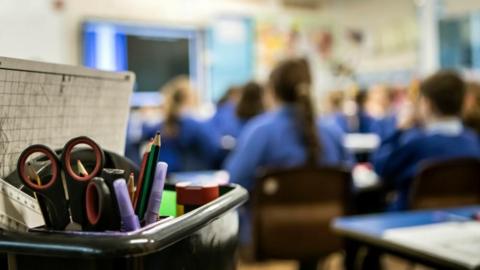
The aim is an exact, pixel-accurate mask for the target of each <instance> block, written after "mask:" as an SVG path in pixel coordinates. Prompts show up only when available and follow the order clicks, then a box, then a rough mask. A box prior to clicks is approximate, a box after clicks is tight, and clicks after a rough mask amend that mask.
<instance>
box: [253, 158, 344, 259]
mask: <svg viewBox="0 0 480 270" xmlns="http://www.w3.org/2000/svg"><path fill="white" fill-rule="evenodd" d="M350 189H351V174H350V172H348V171H347V170H346V169H344V168H339V167H321V168H293V169H282V170H276V171H270V172H268V173H266V174H265V175H263V176H262V177H260V178H259V179H258V180H257V181H256V186H255V189H254V190H255V191H254V193H253V199H252V211H253V246H254V256H255V259H257V260H264V259H291V260H303V259H312V258H314V259H316V258H320V257H322V256H325V255H328V254H330V253H332V252H335V251H339V250H340V249H341V248H342V246H341V241H340V239H339V238H338V237H336V236H335V235H334V234H333V232H332V231H331V230H330V223H331V221H332V220H333V219H334V218H336V217H339V216H343V215H345V214H347V212H348V205H349V203H348V201H349V199H350Z"/></svg>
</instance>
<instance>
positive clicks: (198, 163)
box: [142, 76, 218, 172]
mask: <svg viewBox="0 0 480 270" xmlns="http://www.w3.org/2000/svg"><path fill="white" fill-rule="evenodd" d="M162 94H163V96H164V107H165V118H164V120H163V122H162V123H160V125H156V126H144V128H143V132H142V137H143V139H144V140H148V139H149V138H152V137H153V136H154V135H155V132H156V131H157V130H160V132H161V134H162V146H161V147H162V148H161V150H160V157H159V159H160V160H162V161H165V162H167V163H168V170H169V171H170V172H176V171H190V170H206V169H210V168H211V166H212V162H213V160H214V159H215V158H216V155H217V153H218V146H217V144H216V143H215V142H214V140H213V137H212V136H211V135H210V134H209V132H208V130H207V128H206V127H205V125H203V124H202V123H200V122H199V121H197V120H196V119H195V118H193V116H192V114H193V113H194V111H195V107H196V104H197V99H196V95H195V93H194V91H193V90H192V88H191V85H190V81H189V80H188V78H187V77H185V76H180V77H177V78H174V79H173V80H171V81H170V82H168V83H167V84H166V85H165V86H164V87H163V89H162Z"/></svg>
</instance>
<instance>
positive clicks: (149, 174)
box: [136, 132, 161, 220]
mask: <svg viewBox="0 0 480 270" xmlns="http://www.w3.org/2000/svg"><path fill="white" fill-rule="evenodd" d="M160 145H161V137H160V132H157V134H156V135H155V138H154V139H153V144H152V148H151V150H150V154H149V156H148V161H147V170H146V171H145V177H144V181H143V184H142V191H141V192H140V197H139V201H138V204H137V208H136V210H137V215H138V218H139V219H140V220H143V217H144V216H145V211H146V208H147V203H148V199H149V198H150V191H151V189H152V183H153V178H154V177H155V168H156V165H157V160H158V153H159V152H160Z"/></svg>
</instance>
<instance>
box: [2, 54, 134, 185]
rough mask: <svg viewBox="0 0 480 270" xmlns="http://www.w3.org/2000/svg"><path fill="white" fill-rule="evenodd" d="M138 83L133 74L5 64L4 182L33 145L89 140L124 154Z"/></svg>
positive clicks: (12, 61) (21, 62) (57, 145)
mask: <svg viewBox="0 0 480 270" xmlns="http://www.w3.org/2000/svg"><path fill="white" fill-rule="evenodd" d="M30 66H31V67H32V68H31V69H30V68H29V67H30ZM133 80H134V76H133V74H131V73H109V72H95V71H92V70H89V69H86V68H81V67H71V66H61V65H54V64H44V63H38V62H30V61H24V60H15V59H9V58H0V178H4V177H6V176H7V175H8V174H10V173H11V172H12V171H14V170H15V167H16V164H17V159H18V156H19V155H20V153H21V152H22V151H23V150H24V149H25V148H26V147H27V146H29V145H31V144H45V145H47V146H49V147H50V148H52V149H58V148H62V147H63V146H64V144H65V143H66V142H67V141H68V140H69V139H71V138H73V137H76V136H81V135H85V136H89V137H91V138H92V139H93V140H95V141H96V142H97V143H99V144H100V146H101V147H102V148H104V149H107V150H111V151H113V152H116V153H120V154H123V151H124V146H125V136H126V134H125V133H126V125H127V118H128V111H129V98H130V95H131V93H132V89H133Z"/></svg>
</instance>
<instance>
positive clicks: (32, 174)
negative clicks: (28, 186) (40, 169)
mask: <svg viewBox="0 0 480 270" xmlns="http://www.w3.org/2000/svg"><path fill="white" fill-rule="evenodd" d="M27 174H28V178H30V180H32V178H33V179H35V181H36V182H37V185H39V186H42V181H41V180H40V176H39V175H38V174H37V173H36V172H35V170H34V169H33V168H32V165H31V164H30V163H29V162H28V163H27Z"/></svg>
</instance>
